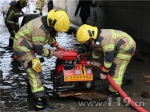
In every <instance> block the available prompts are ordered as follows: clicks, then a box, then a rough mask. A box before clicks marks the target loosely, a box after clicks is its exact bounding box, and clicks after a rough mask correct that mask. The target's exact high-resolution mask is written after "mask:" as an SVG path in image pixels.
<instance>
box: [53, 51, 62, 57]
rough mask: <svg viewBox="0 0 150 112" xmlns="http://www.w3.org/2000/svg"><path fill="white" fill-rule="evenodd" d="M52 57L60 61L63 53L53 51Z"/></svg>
mask: <svg viewBox="0 0 150 112" xmlns="http://www.w3.org/2000/svg"><path fill="white" fill-rule="evenodd" d="M53 55H54V56H56V57H57V58H59V59H61V58H62V57H63V51H54V53H53Z"/></svg>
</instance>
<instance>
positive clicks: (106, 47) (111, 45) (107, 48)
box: [103, 44, 115, 52]
mask: <svg viewBox="0 0 150 112" xmlns="http://www.w3.org/2000/svg"><path fill="white" fill-rule="evenodd" d="M114 47H115V45H113V44H109V45H107V46H104V47H103V51H104V52H106V51H108V50H109V49H114Z"/></svg>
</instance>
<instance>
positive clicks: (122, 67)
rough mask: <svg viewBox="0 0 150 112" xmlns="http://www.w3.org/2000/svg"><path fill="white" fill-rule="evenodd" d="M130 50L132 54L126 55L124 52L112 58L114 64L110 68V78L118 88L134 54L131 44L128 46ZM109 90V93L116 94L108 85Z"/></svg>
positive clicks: (133, 45)
mask: <svg viewBox="0 0 150 112" xmlns="http://www.w3.org/2000/svg"><path fill="white" fill-rule="evenodd" d="M130 49H133V52H132V53H126V52H118V53H117V54H116V55H115V57H114V62H113V64H112V66H111V68H110V72H109V73H110V75H111V76H112V78H113V80H114V81H115V82H116V84H117V85H118V86H120V87H121V85H122V80H123V76H124V73H125V71H126V68H127V66H128V64H129V62H130V60H131V58H132V56H133V54H134V52H135V49H136V45H135V43H133V44H132V45H131V46H130ZM109 90H110V91H111V92H116V90H115V89H114V88H113V87H112V86H111V85H110V86H109Z"/></svg>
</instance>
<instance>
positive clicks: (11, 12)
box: [6, 10, 15, 24]
mask: <svg viewBox="0 0 150 112" xmlns="http://www.w3.org/2000/svg"><path fill="white" fill-rule="evenodd" d="M13 13H14V11H13V10H11V11H10V13H9V15H8V18H7V20H6V22H7V24H8V23H10V24H15V23H14V22H13V21H9V18H10V17H11V15H12V14H13Z"/></svg>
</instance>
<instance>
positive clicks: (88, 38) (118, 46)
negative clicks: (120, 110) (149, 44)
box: [76, 24, 136, 97]
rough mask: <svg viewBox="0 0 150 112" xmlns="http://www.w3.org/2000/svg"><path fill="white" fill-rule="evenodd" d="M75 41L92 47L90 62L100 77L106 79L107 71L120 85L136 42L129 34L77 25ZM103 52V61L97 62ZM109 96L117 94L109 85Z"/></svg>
mask: <svg viewBox="0 0 150 112" xmlns="http://www.w3.org/2000/svg"><path fill="white" fill-rule="evenodd" d="M76 38H77V41H78V42H80V43H83V44H86V45H91V46H92V47H93V52H92V57H93V60H95V61H93V62H92V63H91V64H93V66H97V67H99V68H100V70H101V71H102V73H100V78H101V79H106V77H107V74H108V73H109V74H110V75H111V76H112V78H113V80H114V81H115V82H116V83H117V84H118V86H121V85H122V80H123V76H124V73H125V70H126V67H127V65H128V63H129V62H130V60H131V58H132V56H133V54H134V52H135V49H136V43H135V41H134V40H133V39H132V37H131V36H130V35H128V34H127V33H125V32H123V31H119V30H113V29H100V30H98V28H97V27H94V26H90V25H86V24H84V25H82V26H81V27H79V29H78V31H77V35H76ZM101 53H103V55H104V60H103V63H102V64H100V63H99V62H98V63H97V61H98V59H99V58H100V54H101ZM108 96H109V97H117V96H119V94H118V93H117V91H116V90H115V89H114V88H113V87H112V86H111V85H110V86H109V95H108Z"/></svg>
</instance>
